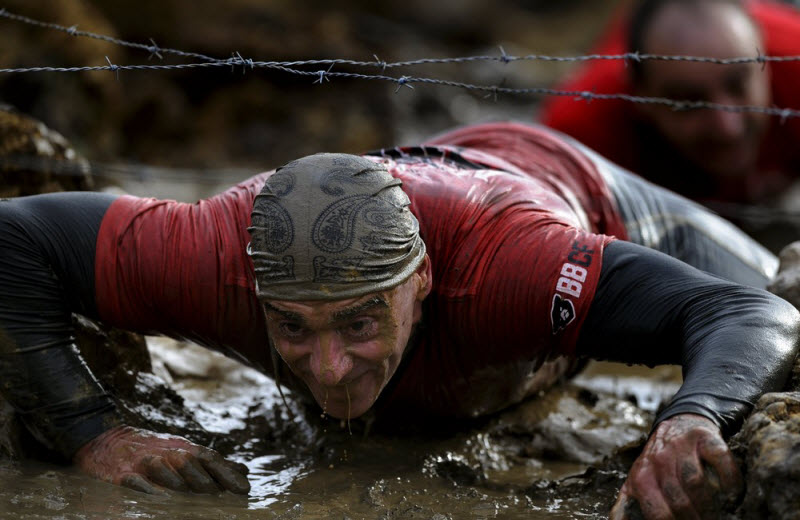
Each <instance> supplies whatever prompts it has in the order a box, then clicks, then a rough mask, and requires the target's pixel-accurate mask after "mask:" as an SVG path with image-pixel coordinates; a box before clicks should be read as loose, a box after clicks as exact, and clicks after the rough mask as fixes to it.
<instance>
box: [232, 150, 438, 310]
mask: <svg viewBox="0 0 800 520" xmlns="http://www.w3.org/2000/svg"><path fill="white" fill-rule="evenodd" d="M401 184H402V183H401V181H400V180H399V179H395V178H394V177H392V176H391V175H389V172H387V171H386V168H384V167H383V165H380V164H377V163H374V162H372V161H370V160H368V159H365V158H363V157H358V156H355V155H347V154H330V153H324V154H317V155H311V156H308V157H303V158H302V159H298V160H296V161H293V162H290V163H289V164H287V165H285V166H283V167H282V168H278V170H276V172H275V173H274V174H273V175H272V176H271V177H269V178H268V179H267V181H266V183H265V184H264V188H263V189H262V190H261V193H259V195H258V196H257V197H256V199H255V202H254V204H253V212H252V214H251V221H252V224H251V227H249V228H248V231H249V232H250V244H249V245H248V246H247V253H248V254H249V255H250V257H251V258H252V260H253V264H254V266H255V275H256V276H255V277H256V294H257V295H258V297H259V298H261V299H270V300H295V301H297V300H341V299H345V298H353V297H357V296H362V295H364V294H368V293H371V292H377V291H382V290H385V289H390V288H392V287H394V286H396V285H399V284H400V283H401V282H403V281H405V280H406V279H407V278H408V277H409V276H411V274H412V273H413V272H414V271H415V270H416V269H417V267H419V265H420V263H421V262H422V259H423V258H424V257H425V244H424V243H423V242H422V239H421V238H420V236H419V223H418V222H417V219H416V218H415V217H414V215H412V214H411V211H409V209H408V205H409V204H410V201H409V199H408V196H407V195H406V194H405V192H403V190H402V189H401V188H400V186H401Z"/></svg>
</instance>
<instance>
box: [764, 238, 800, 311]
mask: <svg viewBox="0 0 800 520" xmlns="http://www.w3.org/2000/svg"><path fill="white" fill-rule="evenodd" d="M778 258H779V259H780V267H779V268H778V274H777V275H776V276H775V279H774V280H772V283H770V284H769V286H768V287H767V289H768V290H769V291H770V292H772V293H774V294H776V295H778V296H780V297H781V298H783V299H784V300H786V301H788V302H790V303H791V304H792V305H794V306H795V307H798V308H800V241H798V242H792V243H791V244H789V245H787V246H786V247H784V248H783V249H782V250H781V252H780V254H779V255H778Z"/></svg>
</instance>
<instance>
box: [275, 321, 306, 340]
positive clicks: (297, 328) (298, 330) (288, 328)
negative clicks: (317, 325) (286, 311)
mask: <svg viewBox="0 0 800 520" xmlns="http://www.w3.org/2000/svg"><path fill="white" fill-rule="evenodd" d="M278 328H279V329H280V331H281V334H283V335H284V336H288V337H290V338H297V337H300V336H302V335H303V332H304V329H303V326H302V325H298V324H297V323H291V322H283V323H281V324H280V325H278Z"/></svg>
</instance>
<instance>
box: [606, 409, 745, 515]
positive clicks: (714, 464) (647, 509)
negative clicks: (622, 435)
mask: <svg viewBox="0 0 800 520" xmlns="http://www.w3.org/2000/svg"><path fill="white" fill-rule="evenodd" d="M741 490H742V476H741V473H740V472H739V468H738V467H737V466H736V463H735V462H734V460H733V456H732V454H731V452H730V450H729V449H728V446H727V445H726V444H725V441H724V440H723V439H722V436H721V435H720V432H719V428H717V426H716V425H715V424H714V423H713V422H711V421H710V420H708V419H706V418H705V417H701V416H699V415H692V414H683V415H676V416H675V417H671V418H669V419H667V420H666V421H664V422H662V423H661V424H659V425H658V427H657V428H656V430H655V432H654V433H653V435H651V436H650V439H649V440H648V441H647V444H645V447H644V450H643V451H642V454H641V455H640V456H639V458H638V459H636V462H634V464H633V466H632V467H631V471H630V473H629V474H628V479H627V480H626V481H625V483H624V484H623V485H622V488H621V489H620V492H619V496H618V497H617V502H616V503H615V504H614V507H613V508H612V509H611V514H610V518H611V519H612V520H634V519H636V518H646V519H662V518H687V519H701V518H716V516H717V515H718V513H719V511H720V509H721V507H722V505H723V504H724V502H726V501H732V500H735V499H736V498H737V497H738V496H739V494H740V493H741Z"/></svg>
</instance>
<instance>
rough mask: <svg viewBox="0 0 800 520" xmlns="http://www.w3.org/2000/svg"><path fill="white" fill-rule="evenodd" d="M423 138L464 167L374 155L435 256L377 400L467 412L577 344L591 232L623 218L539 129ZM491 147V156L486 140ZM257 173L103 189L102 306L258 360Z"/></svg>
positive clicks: (516, 394) (119, 320) (588, 170)
mask: <svg viewBox="0 0 800 520" xmlns="http://www.w3.org/2000/svg"><path fill="white" fill-rule="evenodd" d="M509 129H510V131H509ZM436 141H437V142H450V143H456V144H459V145H464V146H470V145H471V146H472V147H471V148H469V149H465V150H463V155H462V156H463V158H464V159H466V160H468V161H471V162H473V163H475V164H476V165H477V166H476V167H470V166H463V165H459V164H457V163H455V162H452V161H450V160H448V159H447V154H448V153H449V152H451V151H454V150H453V149H452V148H448V147H440V148H438V150H437V151H438V152H441V153H442V154H443V156H440V157H427V158H426V157H425V156H424V155H409V154H407V153H405V152H403V151H402V150H400V153H399V154H393V155H394V156H393V157H390V156H389V155H386V154H385V155H384V156H383V157H381V156H372V159H373V160H375V161H376V162H379V163H382V164H384V165H385V166H386V167H387V169H388V170H389V172H390V173H391V174H392V175H393V176H395V177H398V178H400V179H402V181H403V190H404V191H405V192H406V193H407V194H408V196H409V197H410V199H411V211H412V212H413V213H414V214H415V216H416V217H417V219H418V220H419V222H420V232H421V236H422V238H423V239H424V240H425V243H426V245H427V250H428V254H429V255H430V258H431V261H432V265H433V291H432V293H431V295H430V296H429V297H428V299H426V301H425V304H424V305H425V307H424V321H425V324H424V326H423V327H422V329H421V333H420V334H419V336H418V338H417V340H416V341H415V345H414V346H413V348H412V349H411V350H410V352H409V354H408V359H407V360H405V362H404V368H403V370H402V371H401V373H400V374H398V375H397V376H396V378H397V377H399V380H398V381H397V382H395V383H394V384H393V385H392V387H391V390H390V391H389V395H387V396H384V399H383V402H384V403H386V406H399V407H403V408H406V409H408V408H409V407H410V409H414V410H418V411H420V412H428V413H432V414H437V415H459V416H472V415H477V414H480V413H485V412H488V411H494V410H497V409H499V408H501V407H504V406H508V405H509V404H510V403H511V402H515V401H518V400H519V399H521V398H523V397H524V396H525V394H524V391H523V390H522V389H524V388H525V387H526V382H527V381H528V380H529V379H530V377H531V375H532V373H533V371H534V369H535V368H537V367H538V366H539V364H540V363H541V362H543V361H544V360H545V359H546V358H550V357H557V356H560V355H573V354H574V353H575V345H576V342H577V338H578V334H579V332H580V329H581V324H582V322H583V320H584V318H585V316H586V313H587V312H588V309H589V306H590V304H591V302H592V298H593V295H594V291H595V287H596V284H597V280H598V277H599V273H600V268H601V264H602V255H603V249H604V247H605V245H606V244H607V243H608V242H609V241H611V240H612V238H611V237H609V236H607V235H606V234H604V233H608V234H616V235H621V236H622V238H624V227H623V225H622V222H621V221H620V218H619V215H618V214H617V213H616V212H615V210H614V206H613V203H612V202H611V200H612V198H611V197H610V193H609V192H608V188H607V187H606V186H605V184H604V182H603V180H602V178H601V177H600V175H599V174H598V172H597V171H596V169H595V167H594V166H593V164H592V163H591V162H590V161H589V160H587V159H586V158H585V157H584V156H583V155H581V154H579V153H578V152H576V150H575V149H574V148H572V147H570V146H568V145H565V144H564V142H563V141H561V140H559V139H557V138H555V137H553V135H552V134H550V133H548V132H546V131H541V130H538V129H533V128H530V127H527V126H522V125H513V124H498V125H485V126H482V127H480V128H478V129H476V128H475V127H472V128H469V129H466V130H461V131H457V132H454V133H452V134H449V135H447V136H442V137H440V138H439V139H437V140H436ZM499 149H503V150H505V151H506V153H504V155H503V157H504V159H501V158H499V157H497V156H494V155H491V153H490V152H491V151H492V150H499ZM268 175H269V173H267V174H261V175H259V176H256V177H254V178H252V179H250V180H248V181H246V182H244V183H242V184H239V185H237V186H235V187H233V188H232V189H230V190H228V191H226V192H224V193H222V194H220V195H218V196H216V197H213V198H211V199H208V200H205V201H201V202H198V203H196V204H185V203H178V202H174V201H163V200H155V199H141V198H135V197H121V198H119V199H117V200H116V201H115V202H114V203H112V205H111V206H110V208H109V210H108V212H107V213H106V215H105V217H104V219H103V222H102V226H101V228H100V233H99V236H98V242H97V259H96V266H97V269H96V276H95V280H96V292H97V307H98V309H99V310H100V313H101V317H102V319H103V320H104V321H106V322H108V323H110V324H113V325H115V326H118V327H121V328H125V329H133V330H137V331H142V332H147V331H152V332H158V333H167V334H171V335H173V336H179V337H184V338H188V339H191V340H194V341H196V342H199V343H201V344H204V345H209V346H212V347H215V348H217V349H220V350H223V351H227V352H231V351H234V352H236V353H237V354H239V355H241V356H244V357H245V358H247V359H249V360H251V361H252V362H254V363H256V364H258V365H261V366H265V367H266V366H269V364H270V356H269V347H268V342H267V334H266V327H265V324H264V318H263V313H262V311H261V307H260V305H259V302H258V300H257V299H256V297H255V292H254V279H253V269H252V264H251V262H250V259H249V258H248V257H247V255H246V252H245V251H246V246H247V243H248V241H249V235H248V233H247V227H248V225H249V222H250V211H251V209H252V205H253V199H254V198H255V195H256V194H257V193H258V191H259V190H260V188H261V187H262V186H263V183H264V180H265V179H266V177H267V176H268ZM120 287H124V288H126V289H125V290H124V291H121V290H119V289H118V288H120ZM498 374H502V377H497V375H498ZM488 380H491V385H492V392H487V391H486V389H485V387H484V385H483V384H481V381H484V382H486V381H488Z"/></svg>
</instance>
